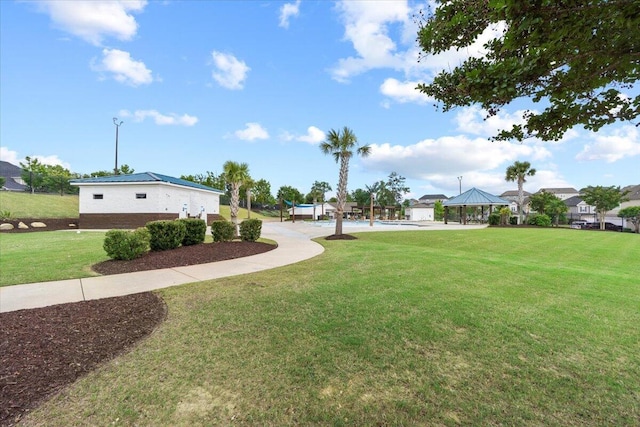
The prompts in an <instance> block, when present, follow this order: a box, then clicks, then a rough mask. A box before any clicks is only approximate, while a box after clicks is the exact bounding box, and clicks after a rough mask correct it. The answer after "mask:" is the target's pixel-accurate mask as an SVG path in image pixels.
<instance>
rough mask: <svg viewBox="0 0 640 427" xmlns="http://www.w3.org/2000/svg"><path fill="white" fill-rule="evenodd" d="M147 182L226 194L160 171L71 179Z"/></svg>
mask: <svg viewBox="0 0 640 427" xmlns="http://www.w3.org/2000/svg"><path fill="white" fill-rule="evenodd" d="M145 182H166V183H169V184H174V185H180V186H182V187H190V188H197V189H199V190H206V191H213V192H214V193H220V194H224V192H223V191H220V190H216V189H215V188H211V187H208V186H206V185H202V184H198V183H195V182H191V181H187V180H186V179H181V178H174V177H172V176H168V175H162V174H160V173H155V172H142V173H133V174H130V175H110V176H99V177H96V178H83V179H72V180H71V184H72V185H85V184H124V183H127V184H131V183H145Z"/></svg>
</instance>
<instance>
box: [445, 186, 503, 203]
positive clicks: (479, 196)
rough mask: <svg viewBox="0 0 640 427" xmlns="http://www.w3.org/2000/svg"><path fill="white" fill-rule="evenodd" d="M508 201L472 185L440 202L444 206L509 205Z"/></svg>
mask: <svg viewBox="0 0 640 427" xmlns="http://www.w3.org/2000/svg"><path fill="white" fill-rule="evenodd" d="M510 203H511V202H510V201H508V200H505V199H502V198H500V197H498V196H494V195H493V194H490V193H487V192H486V191H482V190H479V189H477V188H475V187H473V188H471V189H469V190H467V191H465V192H464V193H462V194H460V195H459V196H456V197H453V198H451V199H449V200H445V201H444V202H443V203H442V204H443V205H444V206H487V205H509V204H510Z"/></svg>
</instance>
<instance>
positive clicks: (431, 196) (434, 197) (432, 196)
mask: <svg viewBox="0 0 640 427" xmlns="http://www.w3.org/2000/svg"><path fill="white" fill-rule="evenodd" d="M447 199H448V197H447V196H445V195H444V194H425V195H424V196H422V197H420V199H419V200H447Z"/></svg>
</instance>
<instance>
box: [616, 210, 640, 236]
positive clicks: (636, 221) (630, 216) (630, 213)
mask: <svg viewBox="0 0 640 427" xmlns="http://www.w3.org/2000/svg"><path fill="white" fill-rule="evenodd" d="M618 216H619V217H620V218H624V219H626V220H627V221H629V222H630V223H631V224H633V231H634V233H640V206H628V207H626V208H623V209H620V212H618Z"/></svg>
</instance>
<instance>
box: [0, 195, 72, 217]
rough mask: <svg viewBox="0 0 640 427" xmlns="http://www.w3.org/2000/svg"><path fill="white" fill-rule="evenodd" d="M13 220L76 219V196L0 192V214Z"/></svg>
mask: <svg viewBox="0 0 640 427" xmlns="http://www.w3.org/2000/svg"><path fill="white" fill-rule="evenodd" d="M5 211H8V212H9V213H11V216H12V217H13V218H78V216H79V213H78V196H73V195H68V194H65V195H64V196H60V195H59V194H57V195H56V194H38V193H36V194H31V193H16V192H12V191H0V212H5Z"/></svg>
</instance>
